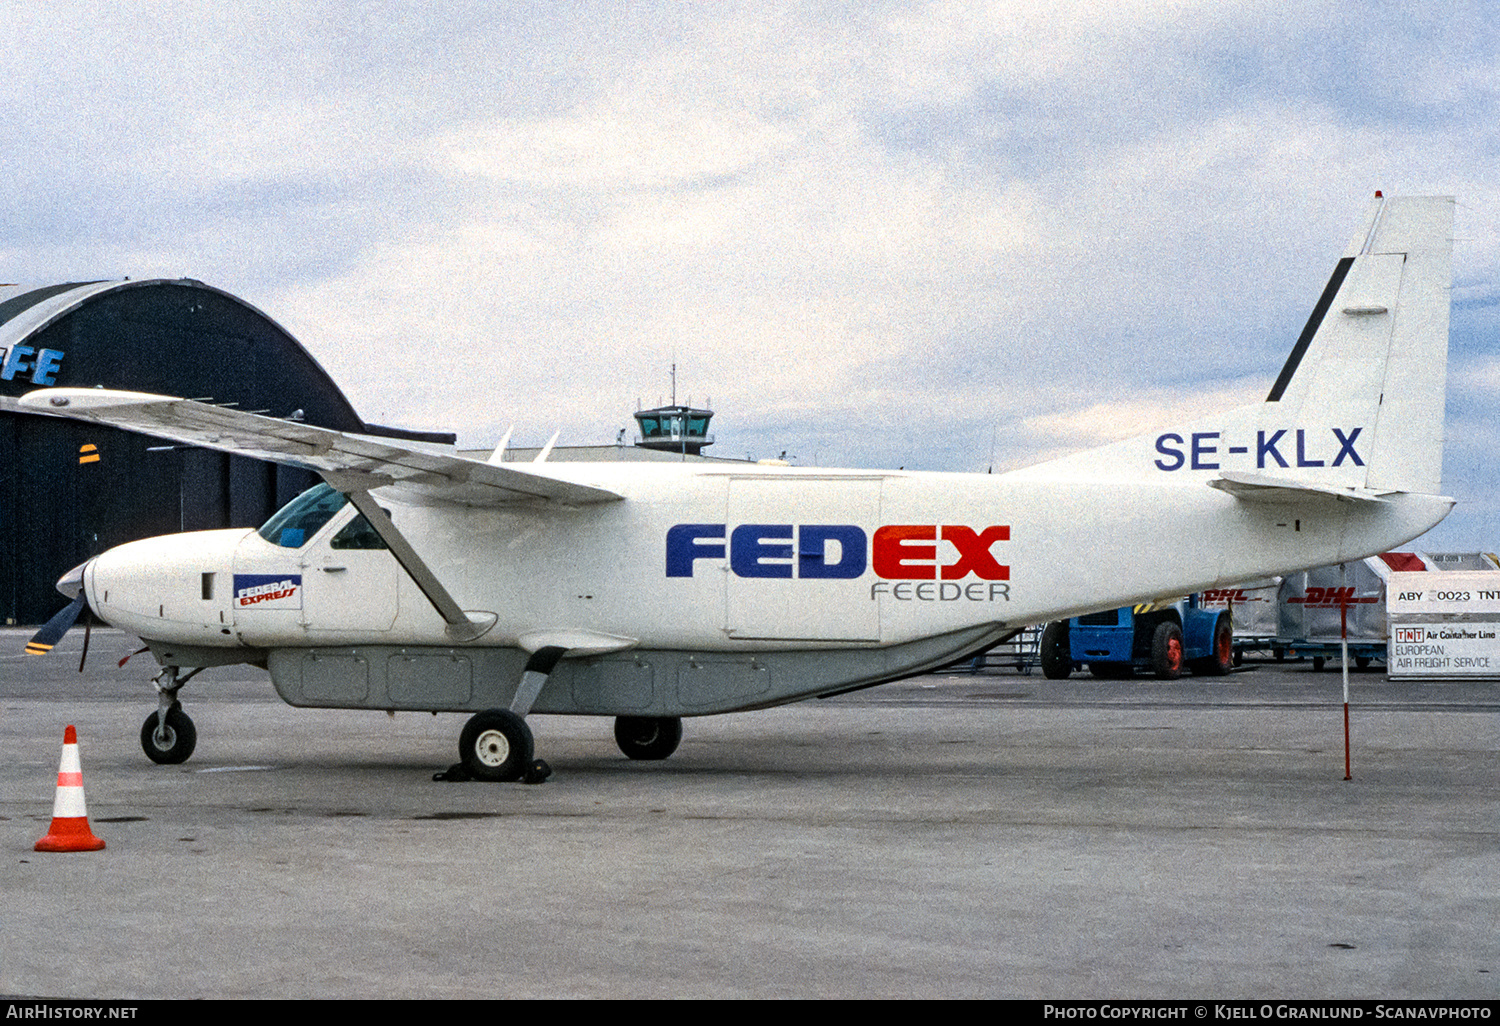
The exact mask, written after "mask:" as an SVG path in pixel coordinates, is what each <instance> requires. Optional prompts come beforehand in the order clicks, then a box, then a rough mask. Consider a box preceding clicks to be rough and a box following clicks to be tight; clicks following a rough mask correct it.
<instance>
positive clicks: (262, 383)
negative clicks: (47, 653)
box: [0, 279, 453, 624]
mask: <svg viewBox="0 0 1500 1026" xmlns="http://www.w3.org/2000/svg"><path fill="white" fill-rule="evenodd" d="M48 385H58V386H66V387H70V388H91V387H93V386H96V385H99V386H103V387H105V388H119V389H129V390H132V391H138V392H154V393H158V394H161V395H171V396H182V397H187V398H193V399H204V400H207V401H210V402H215V403H222V404H236V405H237V406H238V408H239V409H242V410H249V411H255V412H264V413H266V414H267V415H269V416H273V417H294V418H297V419H301V420H304V421H306V422H307V423H309V424H315V425H318V426H320V427H327V428H333V429H335V430H339V431H353V432H360V433H363V434H380V435H386V436H389V437H397V438H407V439H421V440H425V441H444V442H449V443H451V442H452V441H453V436H452V435H435V434H431V433H426V432H410V431H401V430H397V429H392V428H383V427H380V426H378V425H370V424H366V423H365V422H364V421H362V420H361V419H360V417H359V415H358V414H356V413H355V412H354V408H353V407H352V406H351V405H350V404H349V401H348V399H346V398H345V397H344V394H343V393H342V392H341V391H340V390H339V388H338V386H337V385H335V384H334V382H333V379H332V378H331V377H329V376H328V373H327V372H326V371H324V370H323V368H322V367H320V366H319V365H318V362H317V361H316V360H314V359H313V358H312V356H310V355H309V354H308V352H307V350H305V349H304V348H303V347H302V346H301V345H300V344H299V343H298V342H297V341H296V339H294V338H292V336H291V335H289V334H288V333H287V332H286V331H285V330H284V329H283V328H281V327H280V326H279V325H278V324H276V322H274V321H273V320H271V319H270V318H269V317H267V316H266V315H265V314H263V313H261V312H260V311H259V310H257V309H255V308H254V307H253V306H251V305H250V304H248V303H246V302H244V301H243V300H241V299H237V298H235V297H234V296H232V295H230V294H228V293H226V292H223V291H220V290H219V289H215V288H212V287H210V286H208V285H204V284H203V283H202V282H198V281H192V280H189V279H181V280H164V279H152V280H144V281H128V280H127V281H95V282H68V283H64V284H58V285H49V286H46V287H42V288H37V287H28V286H20V285H0V466H3V467H5V468H6V472H5V474H4V475H3V476H0V537H3V539H4V541H3V544H4V552H3V555H0V623H6V624H16V623H22V624H36V623H41V622H43V621H44V620H46V619H47V618H48V617H50V616H51V615H52V614H53V613H55V612H56V611H57V609H58V608H59V607H60V606H61V604H62V602H63V599H62V598H61V596H59V595H58V594H57V592H56V590H55V589H54V587H53V585H54V583H55V582H56V581H57V579H58V578H59V577H60V576H62V574H64V573H65V572H67V571H68V570H69V569H70V568H72V567H74V566H76V565H78V564H79V563H81V562H83V561H84V560H85V559H88V558H89V557H90V556H93V555H96V554H97V553H100V552H103V551H104V550H105V549H107V548H109V547H111V546H114V545H119V544H121V543H123V542H126V541H131V540H133V539H136V538H144V537H148V536H151V535H158V534H168V533H172V532H175V531H195V530H204V529H209V528H216V527H253V526H255V525H258V524H260V523H261V522H263V521H264V520H265V519H266V518H267V517H268V516H270V514H271V513H272V512H274V511H275V510H276V509H278V508H279V507H280V506H281V505H283V504H284V503H285V502H286V501H288V500H290V499H291V498H292V497H293V496H295V495H296V494H297V493H298V492H300V491H302V490H303V489H304V488H306V487H308V486H309V485H310V484H312V483H314V481H315V480H316V479H315V477H314V476H313V475H312V474H310V473H308V472H305V471H300V470H296V469H294V468H289V467H278V466H275V465H272V464H268V463H262V462H260V461H258V460H250V459H245V458H243V457H233V456H228V455H226V454H223V453H216V452H209V451H207V450H202V449H192V448H186V447H175V448H173V447H164V446H163V444H162V443H161V442H160V441H158V440H155V439H151V438H147V437H146V436H144V435H136V434H131V433H129V432H124V431H118V430H115V429H112V428H102V427H97V426H94V425H90V424H83V423H79V422H76V421H69V420H63V419H60V418H53V417H46V416H39V415H36V414H30V413H21V412H19V411H18V410H17V408H16V404H15V400H16V398H17V397H19V396H21V395H24V394H26V393H27V392H29V391H31V390H33V389H36V388H42V387H46V386H48Z"/></svg>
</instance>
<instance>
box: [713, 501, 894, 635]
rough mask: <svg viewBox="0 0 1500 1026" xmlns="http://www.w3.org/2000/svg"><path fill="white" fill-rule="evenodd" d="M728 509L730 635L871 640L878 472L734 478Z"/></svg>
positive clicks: (875, 618)
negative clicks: (858, 475)
mask: <svg viewBox="0 0 1500 1026" xmlns="http://www.w3.org/2000/svg"><path fill="white" fill-rule="evenodd" d="M728 513H729V516H728V529H729V539H728V541H729V573H728V575H727V584H726V596H725V598H726V602H725V632H726V633H727V634H728V635H729V636H730V637H732V638H764V639H768V640H777V641H879V640H880V599H879V597H878V596H872V594H871V589H870V579H869V575H868V573H867V570H868V569H869V566H868V564H869V538H870V534H871V533H872V532H873V531H874V529H875V525H876V524H878V523H879V522H880V478H878V477H869V478H850V477H834V476H829V477H812V476H802V475H797V476H795V477H794V476H790V475H788V476H786V477H770V476H767V477H737V478H734V479H733V480H731V482H730V485H729V510H728Z"/></svg>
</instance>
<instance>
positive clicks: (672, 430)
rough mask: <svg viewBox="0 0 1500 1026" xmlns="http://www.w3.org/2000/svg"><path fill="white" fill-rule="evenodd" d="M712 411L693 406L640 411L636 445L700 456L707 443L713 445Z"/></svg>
mask: <svg viewBox="0 0 1500 1026" xmlns="http://www.w3.org/2000/svg"><path fill="white" fill-rule="evenodd" d="M713 415H714V411H713V410H700V409H696V408H694V407H692V406H675V405H674V406H658V407H657V408H656V409H654V410H637V411H636V414H635V422H636V424H637V426H639V428H640V431H641V437H640V438H638V439H636V443H635V444H636V445H638V446H640V447H641V448H643V449H660V450H661V451H662V452H680V453H684V454H686V455H689V456H697V455H698V454H699V453H700V452H701V451H702V450H703V447H704V446H705V445H713V444H714V436H713V435H711V434H709V433H708V422H709V420H710V419H712V417H713Z"/></svg>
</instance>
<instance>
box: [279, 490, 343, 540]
mask: <svg viewBox="0 0 1500 1026" xmlns="http://www.w3.org/2000/svg"><path fill="white" fill-rule="evenodd" d="M348 501H349V499H348V497H347V496H346V495H344V494H343V493H342V492H336V491H334V490H333V489H332V488H331V487H329V486H328V485H327V484H320V485H316V486H314V487H312V488H309V489H308V490H307V491H305V492H303V493H302V494H301V495H299V496H297V497H296V498H295V499H293V500H292V501H291V502H289V503H287V504H286V505H285V506H283V507H281V509H280V510H278V511H277V512H276V515H275V516H273V517H271V519H270V520H267V521H266V522H265V524H264V525H263V526H262V527H261V529H260V531H259V532H257V533H259V534H260V536H261V537H262V538H264V539H265V540H266V541H268V542H270V543H271V544H272V545H280V546H281V547H282V548H284V549H300V548H301V547H302V546H304V545H306V544H307V541H308V539H309V538H311V537H312V536H313V535H315V534H317V533H318V530H319V529H320V528H321V527H322V526H323V525H324V524H326V523H328V521H329V520H331V519H333V515H334V514H335V513H337V512H338V511H339V510H341V509H343V508H344V505H345V504H346V503H347V502H348Z"/></svg>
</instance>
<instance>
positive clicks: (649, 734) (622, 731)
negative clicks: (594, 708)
mask: <svg viewBox="0 0 1500 1026" xmlns="http://www.w3.org/2000/svg"><path fill="white" fill-rule="evenodd" d="M615 743H616V744H617V745H619V746H620V751H622V752H624V753H625V754H626V755H628V756H629V757H630V758H632V759H641V760H648V761H654V760H657V759H665V758H666V757H667V756H669V755H671V754H672V753H673V752H675V751H677V746H678V745H679V744H681V743H682V720H681V718H680V717H677V716H616V717H615Z"/></svg>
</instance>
